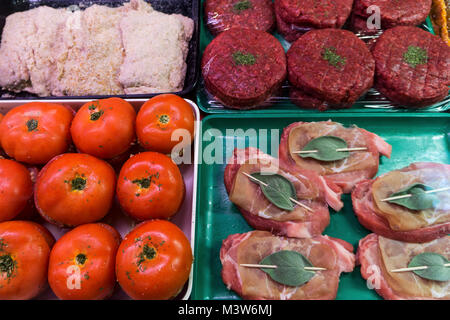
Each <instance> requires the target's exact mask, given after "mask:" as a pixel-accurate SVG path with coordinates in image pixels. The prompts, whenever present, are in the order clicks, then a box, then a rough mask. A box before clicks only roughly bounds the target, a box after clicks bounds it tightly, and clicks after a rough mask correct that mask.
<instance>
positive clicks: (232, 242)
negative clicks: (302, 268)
mask: <svg viewBox="0 0 450 320" xmlns="http://www.w3.org/2000/svg"><path fill="white" fill-rule="evenodd" d="M280 250H293V251H297V252H299V253H301V254H303V255H304V256H305V257H306V258H307V259H308V260H309V261H311V263H312V264H313V265H314V266H316V267H323V268H326V269H327V270H326V271H319V272H316V274H315V275H314V277H312V278H311V279H310V280H309V281H308V282H307V283H305V284H304V285H302V286H299V287H292V286H285V285H282V284H279V283H277V282H275V281H273V280H272V279H271V278H270V277H269V276H268V275H267V274H266V273H265V272H264V271H262V270H260V269H257V268H246V267H242V266H240V264H243V263H251V264H259V262H260V261H261V260H262V259H263V258H264V257H266V256H268V255H270V254H272V253H274V252H277V251H280ZM352 252H353V247H352V245H351V244H349V243H347V242H345V241H343V240H340V239H334V238H331V237H328V236H321V235H320V236H317V237H314V238H308V239H293V238H284V237H277V236H274V235H273V234H271V233H270V232H266V231H251V232H248V233H243V234H233V235H230V236H228V238H227V239H225V240H224V241H223V243H222V247H221V249H220V261H221V263H222V279H223V282H224V283H225V284H226V286H227V287H228V288H229V289H231V290H233V291H235V292H236V293H237V294H238V295H240V296H241V297H242V298H244V299H254V300H256V299H258V300H331V299H335V298H336V293H337V289H338V285H339V276H340V274H341V273H342V272H351V271H353V268H354V267H355V255H354V254H353V253H352Z"/></svg>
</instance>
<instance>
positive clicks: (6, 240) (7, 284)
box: [0, 221, 55, 300]
mask: <svg viewBox="0 0 450 320" xmlns="http://www.w3.org/2000/svg"><path fill="white" fill-rule="evenodd" d="M54 242H55V239H54V238H53V236H52V235H51V234H50V232H48V230H47V229H45V228H44V227H43V226H41V225H39V224H37V223H34V222H29V221H7V222H2V223H0V300H27V299H32V298H34V297H36V296H37V295H38V294H39V293H41V291H42V290H43V289H45V288H46V287H47V269H48V259H49V256H50V249H51V247H52V246H53V243H54Z"/></svg>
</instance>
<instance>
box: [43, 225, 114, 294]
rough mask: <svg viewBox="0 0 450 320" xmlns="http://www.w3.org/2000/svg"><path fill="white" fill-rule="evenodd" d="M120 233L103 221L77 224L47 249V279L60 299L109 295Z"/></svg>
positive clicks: (112, 287)
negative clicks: (48, 261) (49, 251)
mask: <svg viewBox="0 0 450 320" xmlns="http://www.w3.org/2000/svg"><path fill="white" fill-rule="evenodd" d="M119 244H120V234H119V233H118V232H117V231H116V230H115V229H114V228H113V227H111V226H109V225H107V224H104V223H90V224H84V225H82V226H79V227H76V228H75V229H73V230H71V231H69V232H68V233H66V234H65V235H64V236H62V237H61V238H60V239H59V240H58V241H57V242H56V244H55V246H54V247H53V249H52V251H51V253H50V264H49V269H48V282H49V284H50V287H51V288H52V290H53V292H54V293H55V294H56V296H57V297H58V298H60V299H63V300H101V299H105V298H108V297H110V296H111V295H112V293H113V291H114V286H115V283H116V276H115V271H114V270H115V262H116V254H117V248H118V247H119Z"/></svg>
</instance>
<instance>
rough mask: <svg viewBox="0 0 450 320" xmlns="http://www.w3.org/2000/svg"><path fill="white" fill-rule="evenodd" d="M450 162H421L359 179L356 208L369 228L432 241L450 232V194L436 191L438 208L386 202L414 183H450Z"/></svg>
mask: <svg viewBox="0 0 450 320" xmlns="http://www.w3.org/2000/svg"><path fill="white" fill-rule="evenodd" d="M448 181H450V165H445V164H439V163H432V162H419V163H414V164H411V165H410V166H408V167H406V168H403V169H400V170H395V171H391V172H389V173H387V174H384V175H382V176H380V177H378V178H377V179H375V180H366V181H362V182H360V183H358V184H357V185H356V187H355V189H354V190H353V192H352V202H353V210H354V212H355V214H356V217H357V218H358V221H359V222H360V223H361V224H362V225H363V226H364V227H366V228H367V229H369V230H371V231H373V232H376V233H377V234H379V235H382V236H384V237H387V238H390V239H395V240H399V241H405V242H417V243H419V242H428V241H431V240H434V239H436V238H439V237H442V236H444V235H446V234H448V233H450V196H449V195H448V193H445V192H440V193H436V195H438V197H439V199H440V203H439V205H438V206H437V207H436V208H431V209H427V210H419V211H416V210H415V211H413V210H409V209H407V208H405V207H402V206H399V205H396V204H391V203H389V202H382V201H380V199H385V198H388V197H389V196H390V195H391V194H393V193H394V192H397V191H399V190H402V189H404V188H406V187H408V186H409V185H412V184H413V183H423V184H425V185H428V186H430V187H433V188H441V187H446V186H448Z"/></svg>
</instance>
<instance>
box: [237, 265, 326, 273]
mask: <svg viewBox="0 0 450 320" xmlns="http://www.w3.org/2000/svg"><path fill="white" fill-rule="evenodd" d="M240 266H241V267H247V268H266V269H276V268H278V266H276V265H271V264H251V263H241V264H240ZM303 269H305V270H307V271H325V270H327V269H326V268H320V267H304V268H303Z"/></svg>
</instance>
